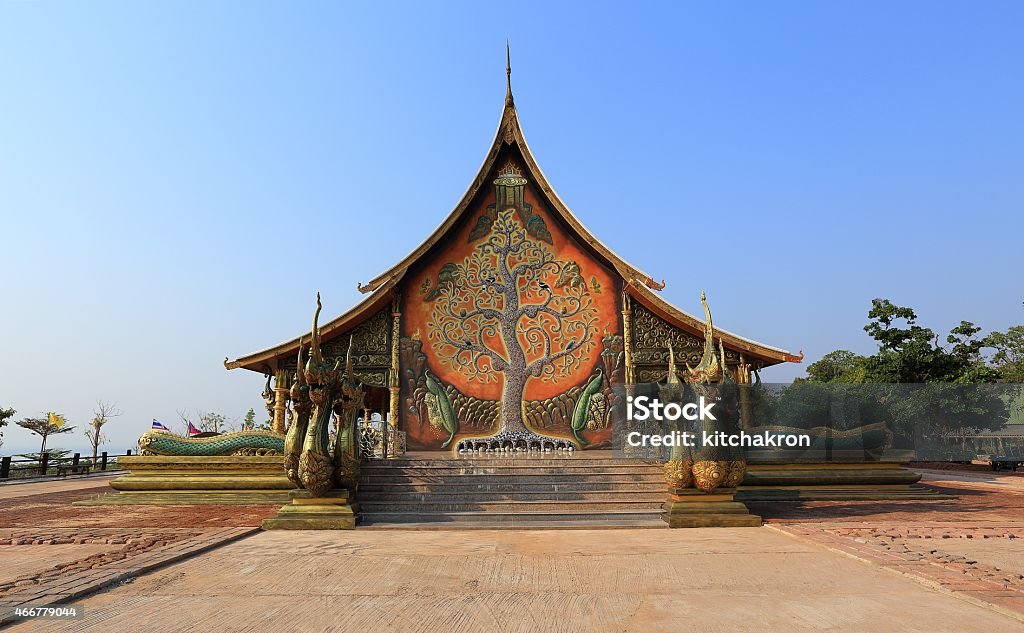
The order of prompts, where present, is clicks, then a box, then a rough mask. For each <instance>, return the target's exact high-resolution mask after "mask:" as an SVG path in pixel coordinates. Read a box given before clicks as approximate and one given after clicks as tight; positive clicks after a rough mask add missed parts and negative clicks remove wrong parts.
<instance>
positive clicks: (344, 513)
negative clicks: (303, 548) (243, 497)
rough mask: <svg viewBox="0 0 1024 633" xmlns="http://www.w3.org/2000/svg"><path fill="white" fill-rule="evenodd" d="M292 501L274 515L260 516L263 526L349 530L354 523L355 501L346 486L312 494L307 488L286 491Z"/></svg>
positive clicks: (286, 528)
mask: <svg viewBox="0 0 1024 633" xmlns="http://www.w3.org/2000/svg"><path fill="white" fill-rule="evenodd" d="M289 496H290V497H291V500H292V502H291V503H290V504H288V505H286V506H284V507H283V508H281V510H280V511H278V513H277V516H276V517H271V518H269V519H264V520H263V529H264V530H352V529H355V527H356V510H357V506H355V504H352V503H349V492H348V490H331V491H330V492H328V493H327V494H325V495H324V496H322V497H314V496H313V495H312V493H310V492H309V491H308V490H293V491H292V492H291V493H289Z"/></svg>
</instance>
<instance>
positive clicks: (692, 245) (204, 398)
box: [0, 1, 1024, 454]
mask: <svg viewBox="0 0 1024 633" xmlns="http://www.w3.org/2000/svg"><path fill="white" fill-rule="evenodd" d="M1022 23H1024V4H1022V3H1020V2H995V1H985V2H966V1H965V2H957V3H950V2H935V1H927V2H867V3H865V2H827V3H826V2H801V3H790V2H771V3H765V2H762V3H754V2H747V3H734V2H721V3H710V2H709V3H701V4H697V3H677V2H672V3H666V4H664V5H656V4H643V5H641V4H638V3H608V4H603V3H594V2H586V3H579V4H569V3H562V2H550V1H548V2H541V3H530V2H498V3H493V2H492V3H481V2H472V3H465V4H457V3H453V2H436V3H409V4H394V5H384V4H383V3H369V2H366V3H358V4H355V3H353V4H343V3H339V2H331V3H327V2H301V3H297V2H274V3H262V2H240V1H239V2H207V1H204V2H183V1H175V2H100V1H92V2H70V1H69V2H30V1H21V2H19V1H8V2H0V237H2V243H3V246H2V254H3V266H2V267H0V297H2V304H0V306H2V308H0V337H2V338H0V340H2V349H0V351H2V355H0V406H13V407H15V408H16V409H18V416H17V418H16V419H20V418H21V417H25V416H31V415H36V414H39V413H41V412H44V411H47V410H56V411H60V412H63V413H64V414H65V415H66V416H67V417H68V419H69V420H70V421H71V422H72V423H75V424H79V425H84V424H85V423H86V422H87V421H88V419H89V418H90V416H91V411H92V408H93V406H94V402H95V400H96V399H104V400H109V401H115V402H117V403H118V404H119V405H120V408H121V409H122V410H123V412H124V414H123V415H122V416H121V417H120V418H117V419H116V420H115V421H114V422H112V423H111V425H110V426H109V427H108V428H109V433H108V435H109V436H110V438H111V440H112V441H111V443H110V444H109V445H108V446H107V448H108V449H109V450H111V451H123V450H124V449H125V448H128V447H130V446H133V445H134V442H135V439H136V438H137V437H138V435H139V434H140V433H142V432H143V431H145V430H146V428H147V427H148V425H149V422H150V420H151V419H152V418H154V417H155V418H158V419H160V420H162V421H164V422H167V423H177V415H176V411H177V410H179V409H182V410H188V411H195V410H197V409H202V410H206V411H217V412H221V413H224V414H226V415H228V416H229V417H231V418H239V419H240V418H241V417H242V416H243V415H244V414H245V412H246V410H247V409H249V407H253V408H255V409H256V410H257V412H258V413H261V414H262V413H263V410H262V409H261V407H262V400H261V399H260V397H259V392H260V390H261V389H262V378H261V377H260V376H258V375H256V374H252V373H250V372H245V371H242V370H236V371H232V372H227V371H225V370H224V368H223V366H222V364H221V363H222V360H223V359H224V357H225V356H231V357H232V358H234V357H237V356H239V355H243V354H246V353H249V352H253V351H256V350H258V349H262V348H264V347H267V346H270V345H273V344H276V343H278V342H280V341H282V340H285V339H288V338H291V337H293V336H295V335H297V334H298V333H299V332H301V331H303V330H306V329H307V328H308V327H309V319H310V315H311V311H312V307H313V296H314V293H315V292H316V291H317V290H319V291H321V292H322V293H323V297H324V311H325V315H327V316H333V315H336V314H339V313H341V312H343V311H344V310H346V309H348V308H349V307H350V306H351V305H353V304H354V303H355V302H356V301H357V300H358V299H359V298H360V295H359V294H358V292H357V291H356V282H358V281H364V282H365V281H368V280H369V279H370V278H372V277H374V276H375V275H376V274H378V273H379V272H381V271H383V270H385V269H386V268H388V267H389V266H390V265H391V264H393V263H394V262H395V261H397V260H398V259H399V258H401V257H402V256H404V255H405V254H406V253H407V252H409V251H410V250H411V249H412V248H414V247H415V246H416V245H417V244H419V243H420V242H421V241H422V240H423V239H424V238H425V237H426V236H427V235H428V234H429V233H430V232H431V231H432V230H433V228H434V227H435V226H436V225H437V224H438V223H439V222H440V221H441V220H442V219H443V218H444V217H445V216H446V215H447V214H448V212H449V211H450V210H451V208H452V207H453V206H454V205H455V203H456V202H457V201H458V199H459V197H460V196H461V195H462V193H463V191H464V190H465V188H466V186H467V185H468V184H469V181H470V179H471V178H472V177H473V176H474V175H475V173H476V170H477V168H478V167H479V165H480V162H481V160H482V159H483V155H484V152H485V151H486V150H487V148H488V146H489V143H490V142H491V139H492V137H493V134H494V130H495V127H496V125H497V123H498V117H499V115H500V112H501V106H502V103H503V97H504V91H505V86H504V83H505V73H504V70H505V68H504V67H505V58H504V56H505V50H504V47H505V38H506V37H507V38H509V39H510V41H511V44H512V67H513V75H512V80H513V88H514V92H515V96H516V104H517V106H518V110H519V114H520V119H521V121H522V123H523V126H524V129H525V131H526V134H527V137H528V139H529V141H530V145H531V147H532V149H533V151H534V154H535V155H536V157H537V159H538V160H539V162H540V164H541V166H542V167H543V168H544V171H545V173H546V174H547V176H548V177H549V178H550V180H551V181H552V183H553V184H554V186H555V187H556V188H557V190H558V192H559V194H560V195H561V197H562V198H563V199H564V200H565V201H566V202H567V203H568V204H569V206H570V207H571V208H572V209H573V210H574V212H575V213H576V214H577V215H578V216H579V217H580V218H581V219H582V220H583V221H584V222H585V223H586V224H587V225H588V226H589V227H590V229H591V230H592V231H593V232H594V233H596V234H597V235H598V236H600V237H601V238H602V240H603V241H605V242H606V243H607V244H608V245H609V246H611V247H612V248H613V249H614V250H615V251H616V252H618V253H619V254H621V255H623V256H624V257H625V258H626V259H627V260H629V261H630V262H631V263H633V264H635V265H637V266H639V267H640V268H642V269H644V270H646V271H648V272H649V273H650V274H651V275H653V276H654V277H655V278H656V279H661V278H665V279H667V281H668V287H667V288H666V289H665V290H664V292H663V294H664V296H665V297H666V298H667V299H669V300H670V301H672V302H674V303H675V304H676V305H678V306H680V307H682V308H684V309H687V310H690V311H691V312H699V310H700V305H699V293H700V291H701V290H702V289H704V290H706V291H707V293H708V299H709V301H710V304H711V307H712V310H713V312H714V315H715V318H716V324H718V325H720V326H722V327H724V328H726V329H729V330H732V331H734V332H737V333H740V334H742V335H744V336H747V337H749V338H753V339H756V340H759V341H762V342H765V343H768V344H771V345H775V346H778V347H783V348H786V349H790V350H792V351H794V352H796V351H797V350H801V349H802V350H803V351H804V352H805V353H806V354H807V358H808V360H809V361H813V360H814V359H816V358H819V357H820V356H821V355H822V354H825V353H827V352H828V351H831V350H833V349H836V348H846V349H851V350H854V351H857V352H862V353H866V352H870V351H871V350H872V349H873V347H872V342H871V341H870V339H868V338H867V336H866V335H865V334H864V333H863V332H862V330H861V328H862V326H863V325H864V323H865V322H866V312H867V310H868V308H869V305H870V301H871V299H872V298H873V297H887V298H890V299H892V300H893V301H894V302H896V303H899V304H901V305H910V306H912V307H914V308H915V309H917V311H918V313H919V315H920V316H921V319H922V321H923V323H924V324H925V325H928V326H930V327H933V328H935V329H936V330H938V331H941V332H943V333H944V332H945V331H946V330H948V329H949V328H950V327H952V326H953V325H955V324H956V323H958V322H959V321H960V319H968V320H971V321H974V322H976V323H978V324H979V325H981V326H982V327H984V328H985V330H986V331H989V330H992V329H1000V330H1002V329H1005V328H1007V327H1008V326H1011V325H1015V324H1019V323H1021V322H1024V310H1022V300H1024V296H1022V295H1024V281H1022V277H1021V274H1020V269H1021V261H1022V260H1021V247H1022V234H1024V220H1022V210H1024V151H1022V150H1024V122H1022V121H1024V119H1022V113H1024V79H1022V77H1024V73H1022V69H1024V37H1021V24H1022ZM804 366H806V365H804ZM804 366H800V365H787V366H783V367H779V368H776V369H773V370H769V371H768V372H766V374H765V378H766V379H768V380H775V381H788V380H790V379H791V378H793V377H794V376H797V375H801V374H802V373H803V367H804ZM80 430H81V429H80ZM80 430H79V431H76V432H75V433H74V434H73V435H65V436H62V437H61V438H60V439H59V440H56V441H54V442H51V444H52V445H57V446H63V447H66V448H84V446H85V440H84V438H83V437H82V436H81V433H80ZM36 447H37V442H36V439H35V437H34V436H29V435H28V434H27V433H26V432H24V431H23V430H21V429H19V428H17V427H14V425H13V424H12V425H11V426H10V427H8V429H7V431H6V433H5V444H4V446H3V447H2V448H0V453H3V454H9V453H11V452H20V451H24V450H29V449H32V448H36Z"/></svg>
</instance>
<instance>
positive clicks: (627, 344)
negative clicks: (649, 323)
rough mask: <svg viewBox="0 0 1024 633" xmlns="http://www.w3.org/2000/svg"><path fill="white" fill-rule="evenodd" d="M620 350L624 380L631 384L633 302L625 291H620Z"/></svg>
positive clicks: (632, 379) (632, 368) (632, 367)
mask: <svg viewBox="0 0 1024 633" xmlns="http://www.w3.org/2000/svg"><path fill="white" fill-rule="evenodd" d="M622 350H623V357H624V361H625V363H626V367H625V370H626V372H625V381H626V384H627V385H632V384H633V383H634V377H633V372H634V370H635V368H634V366H633V304H632V302H631V301H630V298H629V294H627V293H626V292H625V291H624V292H623V293H622ZM627 389H628V387H627Z"/></svg>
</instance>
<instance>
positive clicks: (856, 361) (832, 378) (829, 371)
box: [807, 349, 866, 382]
mask: <svg viewBox="0 0 1024 633" xmlns="http://www.w3.org/2000/svg"><path fill="white" fill-rule="evenodd" d="M865 360H866V359H865V358H864V357H863V356H860V355H859V354H854V353H853V352H851V351H848V350H845V349H837V350H836V351H834V352H829V353H828V354H825V355H824V356H822V357H821V360H819V361H818V362H816V363H811V364H810V365H808V366H807V379H808V380H809V381H811V382H864V361H865Z"/></svg>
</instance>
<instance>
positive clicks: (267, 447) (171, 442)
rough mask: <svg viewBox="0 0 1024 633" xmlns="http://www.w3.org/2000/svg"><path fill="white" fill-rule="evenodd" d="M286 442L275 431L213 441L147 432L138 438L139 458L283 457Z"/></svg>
mask: <svg viewBox="0 0 1024 633" xmlns="http://www.w3.org/2000/svg"><path fill="white" fill-rule="evenodd" d="M283 452H284V438H283V437H281V435H279V434H277V433H274V432H273V431H239V432H237V433H225V434H223V435H216V436H214V437H183V436H181V435H175V434H173V433H168V432H167V431H146V432H145V433H143V434H142V437H140V438H139V454H140V455H166V456H173V457H215V456H219V455H280V454H282V453H283Z"/></svg>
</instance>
